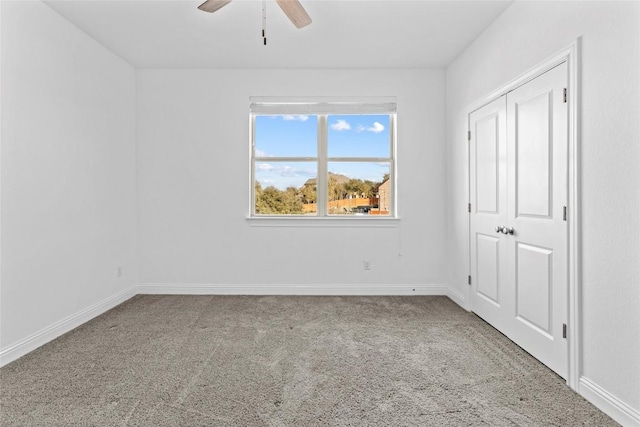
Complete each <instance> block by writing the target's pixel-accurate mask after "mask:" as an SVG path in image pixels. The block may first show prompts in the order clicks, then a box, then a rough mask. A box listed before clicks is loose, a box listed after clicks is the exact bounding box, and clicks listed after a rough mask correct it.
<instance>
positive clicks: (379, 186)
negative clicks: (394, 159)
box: [327, 162, 391, 215]
mask: <svg viewBox="0 0 640 427" xmlns="http://www.w3.org/2000/svg"><path fill="white" fill-rule="evenodd" d="M390 170H391V166H390V164H389V162H381V163H378V162H329V179H328V189H327V190H328V198H329V203H328V206H327V213H328V214H329V215H389V214H390V209H391V205H390V201H391V197H390V196H391V194H390V185H391V183H390V181H389V171H390Z"/></svg>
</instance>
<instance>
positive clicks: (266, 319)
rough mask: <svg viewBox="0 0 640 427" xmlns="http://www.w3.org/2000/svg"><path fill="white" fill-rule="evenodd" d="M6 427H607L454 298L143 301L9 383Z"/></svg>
mask: <svg viewBox="0 0 640 427" xmlns="http://www.w3.org/2000/svg"><path fill="white" fill-rule="evenodd" d="M0 380H1V389H0V390H1V391H0V405H1V406H0V410H1V419H0V424H2V425H3V426H11V425H20V426H63V425H64V426H67V425H74V426H75V425H82V426H84V425H91V426H118V425H120V426H124V425H126V426H165V425H167V426H169V425H170V426H178V425H180V426H218V425H220V426H315V425H331V426H375V425H378V426H412V425H416V426H572V425H580V426H583V425H587V426H608V425H615V423H614V422H613V421H612V420H611V419H610V418H608V417H607V416H606V415H604V414H603V413H602V412H600V411H598V410H597V409H596V408H595V407H593V406H592V405H591V404H590V403H588V402H587V401H585V400H584V399H582V398H581V397H580V396H578V395H577V394H576V393H574V392H573V391H571V390H570V389H569V388H568V387H567V386H566V385H565V383H564V381H563V380H562V379H561V378H559V377H558V376H556V375H555V374H554V373H553V372H551V371H550V370H548V369H547V368H546V367H544V366H543V365H541V364H540V363H539V362H537V361H536V360H535V359H533V358H532V357H531V356H529V355H528V354H527V353H525V352H524V351H522V350H521V349H520V348H519V347H517V346H516V345H515V344H513V343H512V342H510V341H509V340H507V339H506V338H505V337H504V336H502V335H501V334H500V333H498V332H497V331H495V330H494V329H493V328H491V327H490V326H489V325H487V324H486V323H484V322H483V321H482V320H480V319H479V318H478V317H476V316H475V315H473V314H470V313H467V312H465V311H464V310H462V309H460V308H459V307H458V306H456V305H455V304H454V303H452V302H451V301H450V300H448V299H447V298H445V297H291V296H286V297H273V296H268V297H249V296H244V297H242V296H213V297H212V296H137V297H135V298H133V299H131V300H129V301H127V302H126V303H124V304H122V305H120V306H118V307H116V308H115V309H113V310H111V311H109V312H107V313H105V314H104V315H102V316H100V317H98V318H96V319H94V320H93V321H91V322H89V323H87V324H85V325H83V326H81V327H80V328H78V329H76V330H74V331H72V332H70V333H68V334H66V335H64V336H62V337H60V338H59V339H57V340H55V341H53V342H51V343H49V344H47V345H45V346H43V347H42V348H40V349H38V350H36V351H34V352H32V353H31V354H29V355H27V356H25V357H23V358H22V359H20V360H17V361H16V362H13V363H11V364H9V365H7V366H6V367H4V368H2V369H1V370H0Z"/></svg>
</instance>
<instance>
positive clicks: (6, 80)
mask: <svg viewBox="0 0 640 427" xmlns="http://www.w3.org/2000/svg"><path fill="white" fill-rule="evenodd" d="M1 7H2V57H1V62H2V83H1V84H2V135H1V136H2V146H1V153H2V156H1V162H2V163H1V165H0V166H1V173H2V179H1V183H2V188H1V191H2V199H1V202H2V205H1V212H2V252H1V254H2V260H1V262H2V276H1V283H2V286H1V295H2V296H1V304H2V306H1V311H2V314H1V331H0V332H1V333H0V336H1V341H0V346H1V348H2V353H0V354H3V360H2V363H7V362H8V361H10V360H9V359H12V358H15V357H16V356H19V355H20V353H24V352H25V351H26V350H30V349H32V347H34V346H37V345H38V344H39V343H40V344H41V343H42V342H43V340H44V341H46V340H48V339H51V338H53V336H54V335H56V334H59V333H61V332H64V330H65V328H66V329H68V327H70V326H73V325H74V319H75V320H76V321H77V320H82V319H83V318H82V317H77V316H76V317H75V318H74V315H77V314H79V313H83V312H86V310H87V309H89V308H92V307H93V308H96V307H95V304H99V303H100V302H104V301H105V300H106V299H109V298H111V297H113V296H114V295H118V294H121V293H122V292H123V291H126V290H127V289H130V288H131V287H132V286H133V285H134V284H135V283H136V281H137V277H136V246H135V239H136V237H135V236H136V222H135V216H136V214H135V191H136V190H135V98H134V97H135V70H134V69H133V68H132V67H131V66H129V65H128V64H126V63H125V62H124V61H122V60H121V59H119V58H118V57H116V56H115V55H114V54H112V53H111V52H109V51H107V50H106V49H105V48H104V47H103V46H102V45H100V44H98V43H97V42H96V41H95V40H93V39H91V38H89V37H88V36H87V35H86V34H85V33H83V32H82V31H80V30H79V29H77V28H76V27H75V26H73V25H71V24H70V23H69V22H68V21H66V20H65V19H63V18H61V17H60V16H59V15H58V14H56V13H55V12H53V11H52V10H51V9H50V8H49V7H47V6H46V5H44V4H43V3H41V2H19V3H18V2H6V1H3V2H1ZM117 266H122V267H123V271H122V273H123V274H122V276H121V277H117ZM114 302H115V301H114ZM102 308H105V307H102ZM93 314H94V315H95V312H94V313H93ZM65 322H66V323H65ZM51 328H53V329H51ZM16 346H17V347H20V348H16Z"/></svg>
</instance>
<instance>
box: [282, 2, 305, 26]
mask: <svg viewBox="0 0 640 427" xmlns="http://www.w3.org/2000/svg"><path fill="white" fill-rule="evenodd" d="M276 3H278V6H280V9H282V11H283V12H284V14H285V15H287V18H289V20H290V21H291V22H292V23H293V25H295V26H296V27H297V28H302V27H306V26H307V25H309V24H311V17H309V14H308V13H307V11H306V10H304V7H302V5H301V4H300V2H299V1H298V0H276Z"/></svg>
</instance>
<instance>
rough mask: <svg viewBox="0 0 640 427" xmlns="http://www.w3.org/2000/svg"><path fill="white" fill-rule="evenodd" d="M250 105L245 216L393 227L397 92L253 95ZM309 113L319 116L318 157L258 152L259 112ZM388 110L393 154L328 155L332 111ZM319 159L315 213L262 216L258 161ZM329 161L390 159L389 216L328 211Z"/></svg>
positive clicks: (272, 221) (257, 220)
mask: <svg viewBox="0 0 640 427" xmlns="http://www.w3.org/2000/svg"><path fill="white" fill-rule="evenodd" d="M250 100H251V108H250V132H249V134H250V147H251V149H250V162H249V163H250V177H251V179H250V208H249V209H250V210H249V215H248V217H247V220H248V221H249V222H250V224H251V225H258V226H260V225H264V226H278V225H285V226H298V225H302V226H308V225H313V226H320V225H325V224H330V225H332V226H354V225H355V226H383V227H389V226H395V225H396V224H397V222H398V220H399V217H398V209H397V199H396V194H397V191H396V187H397V179H396V177H397V174H396V157H397V156H396V145H397V144H396V141H397V139H396V101H395V97H384V98H375V99H372V98H366V99H357V100H354V99H324V98H323V99H318V98H315V99H295V100H294V99H288V98H277V99H274V98H261V97H253V98H251V99H250ZM285 114H307V115H314V116H317V117H318V130H317V134H318V141H317V144H318V145H317V157H288V156H287V157H258V156H256V144H255V126H256V117H257V116H263V115H285ZM348 114H353V115H366V114H384V115H389V128H390V129H389V157H329V156H328V153H327V150H328V142H329V141H328V137H329V135H328V129H329V123H328V116H330V115H348ZM274 161H280V162H282V161H288V162H315V163H316V164H317V177H316V191H317V193H316V200H317V201H316V203H317V205H318V209H317V211H316V215H261V214H256V212H255V202H256V200H255V178H256V177H255V165H256V162H274ZM330 162H334V163H335V162H363V163H375V162H388V163H389V179H390V181H391V182H390V188H389V193H390V194H389V200H390V206H389V215H362V216H359V215H330V214H329V213H328V182H327V180H328V176H329V174H328V165H329V163H330Z"/></svg>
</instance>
